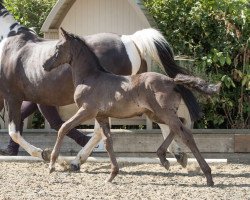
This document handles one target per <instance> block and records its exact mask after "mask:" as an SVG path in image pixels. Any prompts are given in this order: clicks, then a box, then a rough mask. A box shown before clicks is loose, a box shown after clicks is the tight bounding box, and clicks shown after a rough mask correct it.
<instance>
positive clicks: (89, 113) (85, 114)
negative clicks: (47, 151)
mask: <svg viewBox="0 0 250 200" xmlns="http://www.w3.org/2000/svg"><path fill="white" fill-rule="evenodd" d="M96 113H97V112H96V111H95V109H92V110H91V109H88V110H87V109H86V108H83V107H81V108H80V109H79V110H78V111H77V113H76V114H75V115H73V116H72V117H71V118H70V119H69V120H67V121H66V122H64V123H63V125H62V126H61V128H60V129H59V131H58V135H57V140H56V143H55V146H54V148H53V151H52V153H51V157H50V164H49V170H50V173H51V172H53V171H54V170H55V162H56V159H57V158H58V155H59V151H60V148H61V146H62V142H63V138H64V136H65V135H66V134H67V133H68V132H69V131H70V130H71V129H72V128H74V127H76V126H77V125H79V124H80V123H81V122H84V121H86V120H88V119H92V118H94V117H95V115H96Z"/></svg>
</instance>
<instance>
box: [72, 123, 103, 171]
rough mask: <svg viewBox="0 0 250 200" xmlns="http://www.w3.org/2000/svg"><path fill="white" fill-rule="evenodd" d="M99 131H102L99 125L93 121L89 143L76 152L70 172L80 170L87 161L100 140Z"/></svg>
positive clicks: (100, 134)
mask: <svg viewBox="0 0 250 200" xmlns="http://www.w3.org/2000/svg"><path fill="white" fill-rule="evenodd" d="M101 131H102V129H101V128H100V125H99V123H98V122H97V121H96V120H95V129H94V135H93V136H92V137H91V139H90V140H89V142H88V143H87V144H86V145H85V146H84V147H83V148H82V149H81V150H80V151H79V152H78V154H77V156H76V157H75V159H74V160H72V161H71V164H70V168H71V170H72V171H77V170H80V166H81V164H82V163H84V162H85V161H86V160H87V159H88V157H89V155H90V154H91V152H92V151H93V149H94V148H95V147H96V145H97V144H98V143H99V142H100V141H101V139H102V133H101Z"/></svg>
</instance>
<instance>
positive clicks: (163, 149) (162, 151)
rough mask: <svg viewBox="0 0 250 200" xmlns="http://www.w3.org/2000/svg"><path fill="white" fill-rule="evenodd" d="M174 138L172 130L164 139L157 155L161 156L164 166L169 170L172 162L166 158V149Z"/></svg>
mask: <svg viewBox="0 0 250 200" xmlns="http://www.w3.org/2000/svg"><path fill="white" fill-rule="evenodd" d="M173 139H174V133H173V132H170V133H169V134H168V136H167V137H166V138H165V139H164V141H163V143H162V144H161V146H160V147H159V148H158V149H157V152H156V153H157V156H158V157H159V159H160V161H161V164H162V165H163V167H165V168H166V169H167V170H168V169H169V167H170V163H169V161H168V160H167V159H166V151H167V149H168V146H169V145H170V143H171V142H172V141H173Z"/></svg>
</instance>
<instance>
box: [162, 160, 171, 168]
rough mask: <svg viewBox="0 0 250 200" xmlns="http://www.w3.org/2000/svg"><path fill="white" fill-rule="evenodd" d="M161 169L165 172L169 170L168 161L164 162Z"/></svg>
mask: <svg viewBox="0 0 250 200" xmlns="http://www.w3.org/2000/svg"><path fill="white" fill-rule="evenodd" d="M163 167H165V169H166V170H169V168H170V163H169V161H168V160H166V161H165V162H164V164H163Z"/></svg>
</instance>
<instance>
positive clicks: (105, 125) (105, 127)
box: [97, 118, 119, 182]
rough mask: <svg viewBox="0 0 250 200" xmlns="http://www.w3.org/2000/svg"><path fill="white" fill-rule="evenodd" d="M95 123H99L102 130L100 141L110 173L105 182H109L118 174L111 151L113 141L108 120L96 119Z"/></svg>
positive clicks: (117, 167)
mask: <svg viewBox="0 0 250 200" xmlns="http://www.w3.org/2000/svg"><path fill="white" fill-rule="evenodd" d="M97 121H98V122H99V124H100V127H101V129H102V131H101V133H102V139H103V142H104V145H105V148H106V150H107V152H108V155H109V158H110V161H111V173H110V175H109V177H108V178H107V180H106V181H107V182H111V181H112V180H113V179H114V178H115V177H116V176H117V174H118V173H119V166H118V163H117V160H116V157H115V153H114V149H113V141H112V137H111V133H110V126H109V119H108V118H102V119H97Z"/></svg>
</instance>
